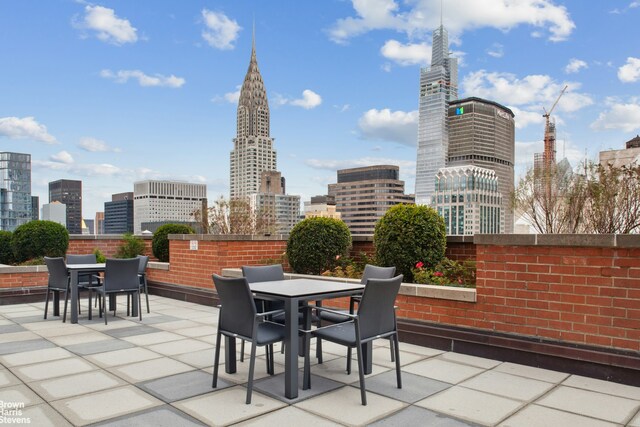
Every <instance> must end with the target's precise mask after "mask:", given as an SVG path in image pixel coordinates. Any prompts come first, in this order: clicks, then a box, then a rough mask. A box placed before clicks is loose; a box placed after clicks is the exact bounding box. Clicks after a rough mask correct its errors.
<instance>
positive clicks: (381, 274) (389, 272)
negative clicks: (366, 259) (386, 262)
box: [360, 264, 396, 285]
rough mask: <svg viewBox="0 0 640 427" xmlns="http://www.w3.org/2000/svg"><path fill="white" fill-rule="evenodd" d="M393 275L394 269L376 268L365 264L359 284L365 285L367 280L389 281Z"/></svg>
mask: <svg viewBox="0 0 640 427" xmlns="http://www.w3.org/2000/svg"><path fill="white" fill-rule="evenodd" d="M395 274H396V268H395V267H378V266H375V265H371V264H367V265H365V266H364V272H363V273H362V280H360V283H362V284H363V285H366V284H367V280H369V279H391V278H392V277H393V276H394V275H395Z"/></svg>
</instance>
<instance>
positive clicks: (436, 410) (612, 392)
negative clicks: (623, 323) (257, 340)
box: [0, 295, 640, 427]
mask: <svg viewBox="0 0 640 427" xmlns="http://www.w3.org/2000/svg"><path fill="white" fill-rule="evenodd" d="M150 298H151V311H152V312H151V314H147V313H146V312H145V313H143V320H142V322H138V320H137V319H135V318H128V317H125V316H124V315H125V314H126V307H125V305H124V303H125V300H124V298H121V299H120V300H119V303H120V304H119V306H118V313H117V314H118V317H117V318H115V319H114V318H113V317H112V313H109V314H108V316H109V324H108V325H107V326H105V325H104V322H103V320H102V319H100V318H98V316H94V318H93V320H91V321H89V320H87V312H86V299H84V298H83V299H82V304H83V311H82V314H81V315H80V318H79V323H78V324H75V325H72V324H70V323H62V321H61V319H60V318H59V317H54V316H51V315H50V316H49V318H48V319H47V320H43V309H44V303H43V302H42V303H40V302H38V303H30V304H15V305H4V306H0V364H1V365H0V402H2V405H3V408H4V415H3V417H5V418H4V419H3V421H4V423H9V422H14V423H17V422H18V421H19V420H23V421H22V422H26V419H29V420H30V424H31V425H37V426H47V425H51V426H65V425H90V424H94V423H98V424H99V425H132V426H133V425H135V426H142V425H150V426H190V425H229V424H236V423H241V424H242V425H369V424H374V425H429V426H464V425H491V426H493V425H499V426H507V425H508V426H538V425H539V426H545V427H546V426H608V425H611V426H613V425H626V426H634V427H640V413H639V411H640V387H632V386H628V385H622V384H618V383H613V382H607V381H602V380H597V379H592V378H587V377H582V376H577V375H570V374H567V373H563V372H557V371H550V370H544V369H538V368H533V367H529V366H524V365H517V364H513V363H504V362H500V361H497V360H491V359H484V358H479V357H474V356H467V355H463V354H459V353H453V352H444V351H441V350H436V349H432V348H428V347H420V346H415V345H411V344H407V343H401V345H400V350H401V352H400V359H401V363H402V366H403V368H402V372H403V389H401V390H399V389H397V388H396V387H395V374H394V372H393V364H392V363H391V362H390V361H389V351H388V348H384V346H382V344H380V341H385V340H379V341H376V342H375V343H376V344H377V345H378V346H377V347H375V348H374V360H373V363H374V366H373V372H372V374H371V375H369V376H367V390H368V398H369V405H368V406H366V407H365V406H362V405H361V404H360V394H359V390H358V375H357V372H352V374H351V375H349V376H347V375H346V374H345V359H344V358H345V350H344V347H340V346H335V347H334V346H332V345H331V344H329V343H323V350H324V363H323V364H322V365H317V364H316V365H314V366H313V367H312V371H311V372H312V375H313V378H312V386H313V388H312V389H311V390H307V391H302V390H300V395H299V398H298V399H296V400H295V401H293V402H290V401H287V400H286V399H285V398H284V397H282V395H283V392H284V385H283V378H282V372H283V364H282V362H283V360H282V355H280V353H277V355H276V375H275V376H274V377H269V376H267V375H266V370H265V364H264V355H263V353H262V351H263V350H262V349H260V350H259V353H262V356H261V357H260V361H259V362H258V363H257V364H256V380H257V382H256V384H255V386H254V393H253V401H252V404H251V405H245V404H244V397H245V392H246V389H245V381H246V374H247V370H248V361H247V359H245V362H244V363H238V372H237V373H236V374H233V375H228V374H225V373H224V369H221V370H220V375H221V380H220V381H219V383H218V388H217V389H212V388H211V379H212V375H211V373H212V365H213V355H214V351H213V343H214V339H215V332H216V322H217V309H215V308H212V307H208V306H203V305H198V304H193V303H189V302H184V301H177V300H173V299H168V298H163V297H160V296H156V295H151V296H150ZM374 345H375V344H374ZM245 351H246V352H247V354H248V351H249V349H248V348H247V349H245ZM312 360H313V359H312ZM300 365H301V363H300ZM14 404H15V405H18V407H21V406H22V404H24V407H22V408H20V411H21V414H19V415H11V414H10V413H9V412H7V411H11V410H13V408H15V406H14Z"/></svg>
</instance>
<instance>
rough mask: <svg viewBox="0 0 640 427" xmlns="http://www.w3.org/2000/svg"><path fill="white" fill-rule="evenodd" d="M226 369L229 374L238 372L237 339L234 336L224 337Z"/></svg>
mask: <svg viewBox="0 0 640 427" xmlns="http://www.w3.org/2000/svg"><path fill="white" fill-rule="evenodd" d="M224 339H225V342H224V362H225V363H224V371H225V372H226V373H227V374H235V373H236V339H235V338H233V337H228V336H225V337H224Z"/></svg>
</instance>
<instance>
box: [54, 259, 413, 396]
mask: <svg viewBox="0 0 640 427" xmlns="http://www.w3.org/2000/svg"><path fill="white" fill-rule="evenodd" d="M148 260H149V258H148V257H147V256H138V257H137V258H130V259H107V260H106V262H105V263H98V262H97V261H96V257H95V255H93V254H90V255H67V258H66V261H65V259H63V258H47V257H45V263H46V265H47V268H48V270H49V283H48V289H47V297H46V302H45V313H44V317H45V319H46V318H47V311H48V305H49V299H50V294H52V293H53V296H54V304H53V305H54V310H53V311H54V315H59V302H60V293H61V292H64V293H65V304H64V313H63V321H66V316H67V311H69V312H70V321H71V323H77V322H78V314H79V313H80V304H79V293H80V292H81V291H86V292H88V294H89V312H88V318H89V320H91V318H92V296H94V294H95V300H94V301H93V304H95V305H97V306H98V309H99V315H100V316H104V320H105V325H106V324H107V311H113V314H114V316H115V312H116V302H115V296H116V295H117V294H126V295H127V315H129V310H130V312H131V315H132V316H137V317H139V319H140V320H142V308H141V307H140V305H141V304H140V303H141V293H142V292H144V293H145V295H146V302H147V304H146V305H147V313H149V298H148V289H147V278H146V274H145V270H146V267H147V263H148ZM394 275H395V267H376V266H372V265H367V266H366V267H365V269H364V273H363V277H362V280H361V281H360V283H354V282H346V281H327V280H320V279H313V278H300V279H288V280H285V275H284V271H283V268H282V266H281V265H279V264H276V265H267V266H243V267H242V277H237V278H231V277H223V276H219V275H217V274H213V282H214V285H215V289H216V291H217V294H218V297H219V300H220V306H219V319H218V330H217V335H216V342H215V355H214V359H215V361H214V366H213V382H212V387H213V388H216V387H217V382H218V369H219V363H220V349H221V348H222V347H223V345H222V337H223V336H224V339H225V345H224V349H225V371H226V373H228V374H233V373H235V372H236V370H237V364H236V363H237V360H236V340H237V339H240V340H241V352H240V357H241V361H243V360H244V343H245V342H248V343H250V344H251V349H250V356H249V376H248V383H247V394H246V403H247V404H249V403H251V396H252V391H253V378H254V371H255V361H256V348H257V347H265V356H266V370H267V373H268V374H269V375H274V373H275V372H274V371H275V369H274V344H276V343H281V344H282V347H281V349H282V352H283V353H284V365H285V367H284V396H285V397H286V398H288V399H296V398H297V397H298V389H299V384H298V371H299V367H298V358H299V357H303V360H304V367H303V375H302V383H303V384H302V389H303V390H307V389H309V388H311V386H312V384H311V379H312V377H311V368H310V365H311V361H310V351H311V345H310V344H311V342H310V340H311V338H315V339H316V352H315V357H316V358H317V361H318V363H322V341H329V342H332V343H335V344H338V345H341V346H344V347H346V349H347V355H346V356H347V360H346V371H347V374H350V373H351V359H352V357H351V356H352V351H353V349H356V355H357V363H358V375H359V383H360V392H361V401H362V404H363V405H366V404H367V397H366V389H365V374H369V373H371V370H372V355H373V353H372V342H373V341H374V340H376V339H388V340H389V347H390V350H391V355H390V356H391V361H395V368H396V381H397V387H398V388H402V379H401V371H400V359H399V355H400V353H399V347H398V329H397V323H396V314H395V306H394V304H395V299H396V296H397V294H398V291H399V289H400V285H401V283H402V278H403V277H402V275H398V276H395V277H394ZM107 296H109V299H107ZM343 297H348V298H349V310H335V309H329V308H326V307H323V306H322V301H323V300H327V299H334V298H343ZM69 299H70V300H71V302H70V303H69ZM107 301H109V302H108V306H107Z"/></svg>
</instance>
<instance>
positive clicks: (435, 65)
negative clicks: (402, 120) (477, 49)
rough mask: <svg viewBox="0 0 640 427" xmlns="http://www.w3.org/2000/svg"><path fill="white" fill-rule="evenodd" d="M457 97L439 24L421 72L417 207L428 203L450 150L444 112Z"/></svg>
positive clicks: (454, 67) (453, 63)
mask: <svg viewBox="0 0 640 427" xmlns="http://www.w3.org/2000/svg"><path fill="white" fill-rule="evenodd" d="M457 97H458V60H457V59H456V58H451V57H450V56H449V36H448V33H447V30H445V29H444V27H443V26H442V24H441V25H440V27H439V28H437V29H436V30H435V31H434V32H433V47H432V50H431V67H428V68H422V69H421V70H420V105H419V119H418V157H417V161H416V188H415V191H416V204H427V205H429V204H431V203H432V195H433V193H434V185H435V176H436V174H437V173H438V170H439V169H440V168H443V167H445V166H446V161H447V157H448V151H449V133H448V124H447V109H448V107H449V102H450V101H452V100H455V99H457Z"/></svg>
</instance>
